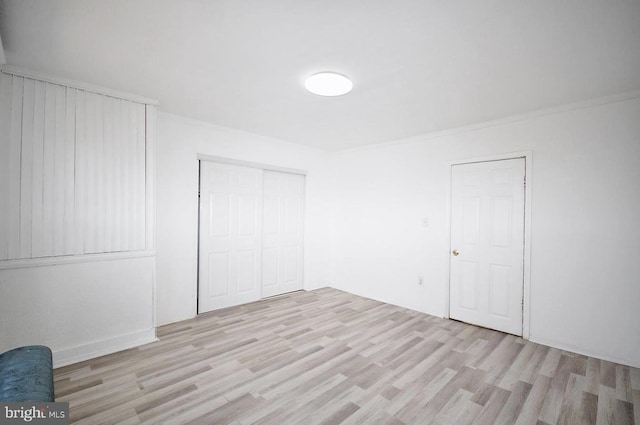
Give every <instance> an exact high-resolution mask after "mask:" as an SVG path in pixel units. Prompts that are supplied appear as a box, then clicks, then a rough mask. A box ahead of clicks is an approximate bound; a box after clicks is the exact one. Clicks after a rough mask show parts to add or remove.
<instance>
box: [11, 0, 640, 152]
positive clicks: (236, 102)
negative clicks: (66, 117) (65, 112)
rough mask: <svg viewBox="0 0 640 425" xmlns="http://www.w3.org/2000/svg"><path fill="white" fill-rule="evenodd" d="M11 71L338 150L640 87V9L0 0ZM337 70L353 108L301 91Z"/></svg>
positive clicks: (508, 2) (590, 3)
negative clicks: (318, 75) (349, 83)
mask: <svg viewBox="0 0 640 425" xmlns="http://www.w3.org/2000/svg"><path fill="white" fill-rule="evenodd" d="M0 37H1V39H2V42H3V45H4V49H5V54H6V60H7V62H8V64H10V65H13V66H18V67H24V68H28V69H30V70H33V71H40V72H44V73H48V74H52V75H58V76H61V77H64V78H70V79H76V80H80V81H84V82H88V83H93V84H97V85H100V86H105V87H108V88H113V89H117V90H121V91H127V92H130V93H133V94H138V95H142V96H148V97H152V98H155V99H158V100H159V101H160V109H161V110H163V111H167V112H170V113H174V114H178V115H183V116H187V117H191V118H195V119H199V120H203V121H208V122H211V123H214V124H217V125H221V126H226V127H232V128H236V129H240V130H245V131H249V132H253V133H258V134H261V135H265V136H271V137H275V138H278V139H282V140H287V141H291V142H295V143H301V144H304V145H308V146H312V147H316V148H320V149H325V150H338V149H345V148H351V147H356V146H361V145H366V144H372V143H379V142H385V141H390V140H395V139H401V138H406V137H411V136H415V135H419V134H424V133H430V132H434V131H439V130H444V129H447V128H453V127H459V126H463V125H469V124H474V123H478V122H482V121H487V120H492V119H497V118H501V117H506V116H511V115H517V114H522V113H526V112H530V111H534V110H538V109H542V108H547V107H552V106H556V105H560V104H566V103H571V102H578V101H583V100H587V99H592V98H595V97H601V96H608V95H613V94H617V93H622V92H627V91H630V90H638V89H640V0H529V1H524V0H521V1H514V0H484V1H477V0H395V1H384V0H322V1H320V0H269V1H265V0H242V1H237V0H182V1H177V0H108V1H106V0H4V1H2V0H0ZM325 70H331V71H337V72H339V73H342V74H345V75H347V76H349V77H350V78H351V79H352V80H353V82H354V89H353V91H352V92H351V93H350V94H348V95H345V96H341V97H335V98H324V97H320V96H316V95H313V94H310V93H308V92H306V91H305V89H304V86H303V82H304V79H305V78H306V77H307V76H309V75H311V74H313V73H315V72H318V71H325Z"/></svg>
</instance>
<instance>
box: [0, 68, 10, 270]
mask: <svg viewBox="0 0 640 425" xmlns="http://www.w3.org/2000/svg"><path fill="white" fill-rule="evenodd" d="M11 93H12V78H11V76H9V75H2V76H1V79H0V128H1V129H3V130H2V132H1V133H0V199H2V202H0V260H6V259H8V258H9V237H10V236H9V215H10V203H9V202H7V201H8V200H9V192H10V189H9V176H10V174H9V161H10V146H11V131H10V130H11Z"/></svg>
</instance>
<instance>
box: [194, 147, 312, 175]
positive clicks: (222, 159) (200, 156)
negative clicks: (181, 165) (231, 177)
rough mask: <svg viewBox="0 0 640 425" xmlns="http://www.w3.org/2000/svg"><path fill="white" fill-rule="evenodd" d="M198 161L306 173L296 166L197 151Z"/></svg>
mask: <svg viewBox="0 0 640 425" xmlns="http://www.w3.org/2000/svg"><path fill="white" fill-rule="evenodd" d="M197 158H198V161H206V162H217V163H218V164H228V165H239V166H241V167H249V168H259V169H261V170H269V171H280V172H283V173H291V174H302V175H303V176H306V175H307V170H300V169H297V168H287V167H280V166H277V165H271V164H263V163H261V162H252V161H244V160H241V159H234V158H226V157H223V156H215V155H206V154H203V153H199V154H198V155H197Z"/></svg>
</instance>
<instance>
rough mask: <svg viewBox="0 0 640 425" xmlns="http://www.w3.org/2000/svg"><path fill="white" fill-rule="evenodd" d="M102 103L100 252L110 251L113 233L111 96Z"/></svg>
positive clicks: (104, 98)
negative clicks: (102, 163)
mask: <svg viewBox="0 0 640 425" xmlns="http://www.w3.org/2000/svg"><path fill="white" fill-rule="evenodd" d="M103 102H104V103H103V104H104V115H103V117H104V142H103V155H104V157H103V161H104V168H103V171H104V180H103V187H102V189H103V190H104V204H103V213H104V215H103V220H104V221H103V223H104V228H103V233H102V237H103V239H102V244H101V247H102V249H101V251H102V252H110V251H112V247H111V234H112V233H113V178H114V176H113V174H114V173H113V98H111V97H108V96H103Z"/></svg>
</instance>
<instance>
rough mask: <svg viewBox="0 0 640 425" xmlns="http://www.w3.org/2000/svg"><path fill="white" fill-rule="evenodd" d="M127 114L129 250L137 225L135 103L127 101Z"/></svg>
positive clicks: (126, 162)
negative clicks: (134, 183) (135, 201)
mask: <svg viewBox="0 0 640 425" xmlns="http://www.w3.org/2000/svg"><path fill="white" fill-rule="evenodd" d="M125 109H126V114H127V140H126V145H125V155H124V160H125V167H124V170H125V171H124V173H125V179H126V180H125V181H126V198H125V202H126V203H127V206H128V208H127V209H126V211H125V218H124V228H125V242H124V243H125V246H126V249H127V250H132V249H134V248H133V247H134V238H133V232H134V230H133V229H134V226H135V211H134V210H133V205H134V199H135V187H134V185H133V182H134V180H135V170H134V167H135V161H134V159H135V143H136V141H137V140H138V133H137V126H136V122H137V119H138V117H137V114H136V108H135V105H133V104H131V103H129V102H127V106H126V108H125Z"/></svg>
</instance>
